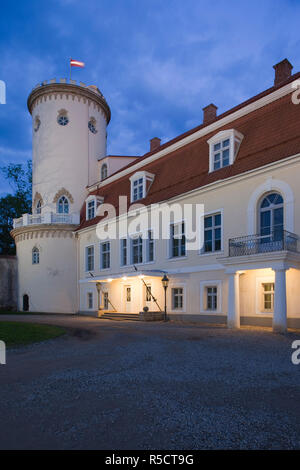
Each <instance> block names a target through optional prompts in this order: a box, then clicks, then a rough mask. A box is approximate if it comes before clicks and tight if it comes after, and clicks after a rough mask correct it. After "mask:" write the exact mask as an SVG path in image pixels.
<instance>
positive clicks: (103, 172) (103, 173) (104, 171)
mask: <svg viewBox="0 0 300 470" xmlns="http://www.w3.org/2000/svg"><path fill="white" fill-rule="evenodd" d="M105 178H107V164H106V163H103V165H102V167H101V181H102V180H105Z"/></svg>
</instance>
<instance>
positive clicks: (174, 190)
mask: <svg viewBox="0 0 300 470" xmlns="http://www.w3.org/2000/svg"><path fill="white" fill-rule="evenodd" d="M299 77H300V73H298V74H295V75H293V76H292V77H291V78H290V79H289V80H287V81H286V82H284V83H282V84H281V85H280V86H277V87H275V86H274V87H272V88H270V89H268V90H266V91H265V92H263V93H260V94H259V95H257V96H255V97H254V98H251V99H250V100H247V101H246V102H244V103H242V104H241V105H239V106H236V107H235V108H233V109H231V110H230V111H227V112H226V113H223V114H222V115H220V116H218V117H217V119H216V121H217V120H220V119H222V118H223V117H225V116H228V115H229V114H232V113H234V112H235V111H237V110H238V109H241V108H242V107H245V106H247V105H248V104H250V103H253V102H255V101H256V100H258V99H260V98H262V97H264V96H267V95H268V94H269V93H271V92H273V91H275V90H276V89H278V88H280V87H282V86H284V85H286V84H288V83H290V82H291V81H293V80H295V79H298V78H299ZM216 121H214V122H216ZM299 121H300V105H298V106H297V105H294V104H293V103H292V101H291V95H290V94H288V95H286V96H284V97H282V98H280V99H278V100H276V101H273V102H272V103H270V104H267V105H265V106H264V107H262V108H259V109H257V110H255V111H253V112H251V113H249V114H247V115H245V116H243V117H240V118H238V119H235V120H234V121H231V122H230V123H229V124H227V125H224V126H222V127H220V128H218V130H217V131H214V132H212V133H209V134H206V135H205V136H203V137H200V138H199V139H197V140H195V141H194V142H191V143H189V144H187V145H185V146H183V147H181V148H180V149H177V150H175V151H173V152H170V153H168V154H167V155H164V156H162V157H160V158H159V159H157V160H156V161H153V162H151V163H148V164H147V161H145V165H144V166H143V167H142V168H139V170H138V171H143V170H145V171H149V172H151V173H154V174H155V179H154V182H153V184H152V186H151V188H150V190H149V192H148V194H147V196H146V198H145V199H142V200H141V201H139V202H141V203H142V204H145V205H149V204H153V203H157V202H160V201H164V200H167V199H170V198H172V197H174V196H178V195H180V194H183V193H186V192H188V191H191V190H193V189H196V188H200V187H202V186H205V185H207V184H209V183H213V182H215V181H218V180H224V179H226V178H229V177H231V176H235V175H239V174H242V173H244V172H246V171H249V170H253V169H256V168H259V167H261V166H264V165H266V164H268V163H272V162H276V161H278V160H281V159H283V158H286V157H289V156H291V155H294V154H296V153H300V131H299ZM204 127H206V126H204V125H201V126H198V127H196V128H195V129H192V130H190V131H188V132H186V133H185V134H182V135H181V136H178V137H177V138H176V139H173V140H172V141H170V142H168V143H166V144H164V145H161V146H160V147H159V148H158V149H156V150H155V151H154V152H149V153H147V154H146V155H144V156H143V157H140V159H139V162H140V161H141V160H144V159H145V160H146V159H147V157H149V156H150V155H152V154H154V153H157V152H158V151H160V150H162V149H163V148H166V147H168V146H170V145H171V144H173V143H175V142H177V141H178V140H181V139H182V138H184V137H187V136H188V135H191V134H193V133H194V132H196V131H198V130H200V129H202V128H204ZM233 128H234V129H236V130H237V131H239V132H241V133H242V134H243V135H244V139H243V141H242V143H241V146H240V149H239V152H238V155H237V157H236V159H235V162H234V163H233V165H230V166H228V167H226V168H222V169H220V170H217V171H214V172H212V173H209V172H208V171H209V146H208V144H207V140H208V139H210V138H211V137H212V136H213V135H215V134H216V133H217V132H219V131H221V130H226V129H233ZM135 163H136V162H133V163H130V164H129V165H127V166H126V167H125V168H127V169H129V168H130V167H131V166H134V165H135ZM123 170H124V168H122V170H121V171H123ZM134 173H135V171H132V173H128V174H127V175H126V176H120V178H119V179H118V180H115V181H113V182H111V183H108V184H106V185H104V186H103V187H100V188H99V189H97V190H95V191H93V192H92V193H91V194H97V195H101V196H104V202H105V203H109V204H112V205H114V206H115V208H116V210H117V212H118V203H119V201H118V198H119V195H126V196H127V197H128V201H129V203H130V181H129V177H130V176H131V175H132V174H134ZM115 175H116V174H115ZM99 220H100V218H99V217H96V218H95V219H92V220H88V221H86V220H85V205H84V206H83V208H82V211H81V224H80V226H79V227H78V230H80V229H82V228H85V227H88V226H91V225H95V224H96V223H97V222H99Z"/></svg>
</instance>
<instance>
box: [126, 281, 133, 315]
mask: <svg viewBox="0 0 300 470" xmlns="http://www.w3.org/2000/svg"><path fill="white" fill-rule="evenodd" d="M124 295H125V313H131V311H132V291H131V286H125V292H124Z"/></svg>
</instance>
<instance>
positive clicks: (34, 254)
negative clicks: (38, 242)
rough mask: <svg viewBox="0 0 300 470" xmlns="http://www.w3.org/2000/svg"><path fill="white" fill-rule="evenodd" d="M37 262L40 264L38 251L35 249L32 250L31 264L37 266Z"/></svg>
mask: <svg viewBox="0 0 300 470" xmlns="http://www.w3.org/2000/svg"><path fill="white" fill-rule="evenodd" d="M39 262H40V250H39V249H38V248H36V247H35V248H33V250H32V264H39Z"/></svg>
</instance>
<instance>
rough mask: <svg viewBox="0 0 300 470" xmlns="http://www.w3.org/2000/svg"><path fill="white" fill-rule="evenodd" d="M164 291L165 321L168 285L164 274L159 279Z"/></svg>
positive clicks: (165, 317)
mask: <svg viewBox="0 0 300 470" xmlns="http://www.w3.org/2000/svg"><path fill="white" fill-rule="evenodd" d="M161 282H162V285H163V288H164V291H165V314H164V321H167V289H168V285H169V278H168V276H167V275H166V274H165V275H164V277H163V278H162V280H161Z"/></svg>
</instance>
